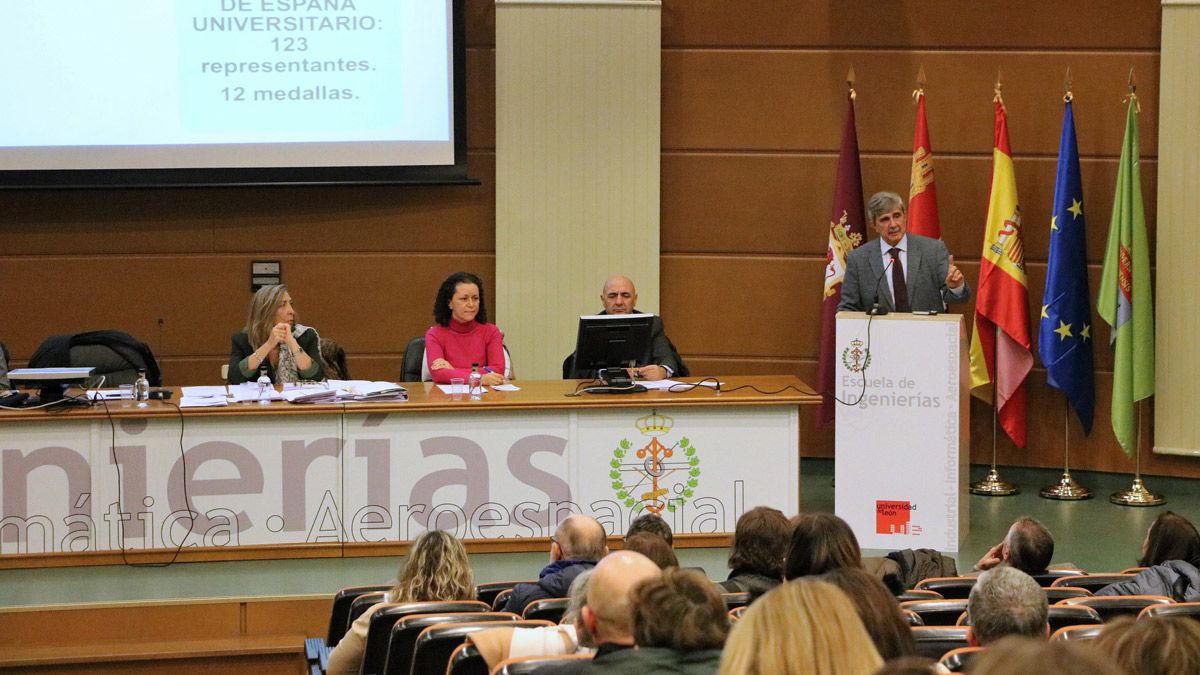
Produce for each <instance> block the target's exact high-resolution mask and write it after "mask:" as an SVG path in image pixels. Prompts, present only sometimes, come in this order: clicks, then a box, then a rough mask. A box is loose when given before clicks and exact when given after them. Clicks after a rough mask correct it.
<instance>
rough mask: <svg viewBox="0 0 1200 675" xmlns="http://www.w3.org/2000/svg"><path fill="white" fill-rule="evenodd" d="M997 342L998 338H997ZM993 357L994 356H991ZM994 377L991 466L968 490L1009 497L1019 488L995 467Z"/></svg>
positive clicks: (989, 495) (995, 415) (994, 381)
mask: <svg viewBox="0 0 1200 675" xmlns="http://www.w3.org/2000/svg"><path fill="white" fill-rule="evenodd" d="M996 332H997V333H999V332H1000V327H999V326H997V327H996ZM997 343H999V340H997ZM993 358H994V357H993ZM998 400H999V399H998V398H996V378H992V466H991V469H989V470H988V473H987V475H986V476H984V477H983V480H981V481H978V482H975V483H971V486H970V490H971V494H973V495H983V496H984V497H1009V496H1011V495H1015V494H1017V493H1018V492H1020V491H1021V490H1020V488H1018V487H1017V486H1016V485H1013V484H1012V483H1010V482H1008V481H1006V480H1004V479H1003V478H1001V477H1000V471H999V469H997V468H996V438H997V430H996V420H997V419H998V418H999V417H1000V410H999V408H997V407H996V401H998Z"/></svg>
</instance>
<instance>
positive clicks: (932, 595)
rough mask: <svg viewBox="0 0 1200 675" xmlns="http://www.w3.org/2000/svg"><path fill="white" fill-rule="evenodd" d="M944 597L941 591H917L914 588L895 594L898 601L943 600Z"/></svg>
mask: <svg viewBox="0 0 1200 675" xmlns="http://www.w3.org/2000/svg"><path fill="white" fill-rule="evenodd" d="M945 599H946V598H945V596H943V595H942V594H941V593H938V592H937V591H918V590H916V589H914V588H910V589H908V590H907V591H904V592H903V593H901V594H900V595H897V596H896V600H898V601H900V602H906V601H908V600H945Z"/></svg>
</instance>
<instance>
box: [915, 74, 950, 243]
mask: <svg viewBox="0 0 1200 675" xmlns="http://www.w3.org/2000/svg"><path fill="white" fill-rule="evenodd" d="M916 97H917V128H916V130H915V131H914V132H913V154H912V176H911V178H910V179H909V184H908V231H909V232H912V233H913V234H921V235H925V236H926V237H933V238H934V239H941V238H942V227H941V225H940V224H938V208H937V185H936V184H935V183H934V182H933V146H931V145H930V144H929V127H928V126H927V125H926V123H925V90H924V89H918V90H917V91H916Z"/></svg>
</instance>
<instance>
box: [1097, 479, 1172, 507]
mask: <svg viewBox="0 0 1200 675" xmlns="http://www.w3.org/2000/svg"><path fill="white" fill-rule="evenodd" d="M1108 501H1110V502H1112V503H1114V504H1117V505H1120V506H1159V505H1161V504H1166V503H1167V498H1166V497H1164V496H1162V495H1160V494H1155V493H1153V492H1151V491H1149V490H1147V489H1146V486H1145V485H1143V484H1142V479H1141V477H1140V476H1139V477H1137V478H1134V479H1133V485H1132V486H1130V488H1129V489H1128V490H1120V491H1118V492H1114V493H1112V496H1110V497H1109V498H1108Z"/></svg>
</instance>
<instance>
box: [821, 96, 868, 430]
mask: <svg viewBox="0 0 1200 675" xmlns="http://www.w3.org/2000/svg"><path fill="white" fill-rule="evenodd" d="M866 234H867V226H866V219H865V216H864V215H863V196H862V171H861V170H860V169H859V164H858V132H857V131H856V128H855V125H854V91H853V90H851V91H850V94H849V96H848V98H847V99H846V123H845V125H844V126H843V128H842V149H841V152H840V153H839V154H838V163H837V176H836V178H835V179H834V187H833V210H832V216H831V217H830V219H829V245H828V247H827V248H826V250H825V298H824V300H823V301H822V304H821V351H820V354H819V356H818V358H817V383H818V384H817V387H818V389H819V390H820V391H821V407H820V408H819V409H818V410H817V426H818V427H823V426H826V425H828V424H829V423H830V422H832V421H833V417H834V405H835V404H836V401H835V400H834V397H833V392H834V391H835V389H834V379H835V378H834V375H835V373H836V372H837V355H836V354H834V348H835V342H836V334H837V319H836V314H837V306H838V303H839V302H841V299H842V279H843V278H844V277H845V276H846V254H848V253H849V252H850V251H851V249H854V248H857V247H858V245H859V244H861V243H863V241H864V240H865V239H866Z"/></svg>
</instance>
